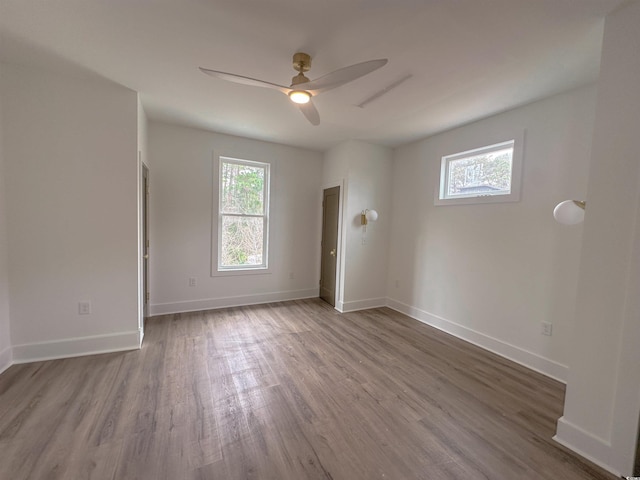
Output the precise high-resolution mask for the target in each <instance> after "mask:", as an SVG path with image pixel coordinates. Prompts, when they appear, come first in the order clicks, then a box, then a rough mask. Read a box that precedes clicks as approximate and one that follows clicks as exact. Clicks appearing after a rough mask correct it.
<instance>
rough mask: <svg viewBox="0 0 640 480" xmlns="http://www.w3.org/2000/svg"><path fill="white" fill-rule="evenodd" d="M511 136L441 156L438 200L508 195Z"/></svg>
mask: <svg viewBox="0 0 640 480" xmlns="http://www.w3.org/2000/svg"><path fill="white" fill-rule="evenodd" d="M514 143H515V141H514V140H511V141H508V142H503V143H499V144H495V145H490V146H488V147H483V148H478V149H475V150H469V151H466V152H461V153H456V154H453V155H447V156H445V157H442V169H441V177H440V197H439V198H440V200H452V199H459V198H471V197H487V196H496V195H510V194H511V193H512V186H513V151H514Z"/></svg>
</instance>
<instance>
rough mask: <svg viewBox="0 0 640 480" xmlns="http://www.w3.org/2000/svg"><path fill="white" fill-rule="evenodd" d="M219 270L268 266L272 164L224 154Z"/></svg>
mask: <svg viewBox="0 0 640 480" xmlns="http://www.w3.org/2000/svg"><path fill="white" fill-rule="evenodd" d="M219 173H220V175H219V192H220V193H219V203H218V205H219V213H218V271H233V270H255V269H266V268H267V264H268V262H267V257H268V255H267V254H268V250H267V238H268V231H269V215H268V212H269V164H267V163H260V162H251V161H248V160H238V159H234V158H227V157H220V172H219Z"/></svg>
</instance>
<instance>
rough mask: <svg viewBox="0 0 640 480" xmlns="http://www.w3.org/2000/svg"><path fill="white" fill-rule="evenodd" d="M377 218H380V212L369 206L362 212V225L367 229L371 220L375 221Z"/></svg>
mask: <svg viewBox="0 0 640 480" xmlns="http://www.w3.org/2000/svg"><path fill="white" fill-rule="evenodd" d="M376 220H378V212H376V211H375V210H369V209H368V208H367V209H365V210H363V211H362V213H361V214H360V225H362V226H363V227H364V229H365V230H366V229H367V224H368V223H369V222H375V221H376Z"/></svg>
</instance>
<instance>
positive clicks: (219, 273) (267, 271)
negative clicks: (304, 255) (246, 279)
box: [211, 268, 273, 277]
mask: <svg viewBox="0 0 640 480" xmlns="http://www.w3.org/2000/svg"><path fill="white" fill-rule="evenodd" d="M272 273H273V271H272V269H271V268H247V269H243V270H213V271H212V272H211V276H212V277H242V276H245V275H271V274H272Z"/></svg>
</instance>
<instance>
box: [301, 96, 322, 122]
mask: <svg viewBox="0 0 640 480" xmlns="http://www.w3.org/2000/svg"><path fill="white" fill-rule="evenodd" d="M298 107H299V108H300V111H301V112H302V113H303V114H304V116H305V117H307V120H309V122H311V125H320V114H319V113H318V110H317V109H316V106H315V105H314V104H313V102H312V101H311V100H309V102H308V103H301V104H298Z"/></svg>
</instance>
